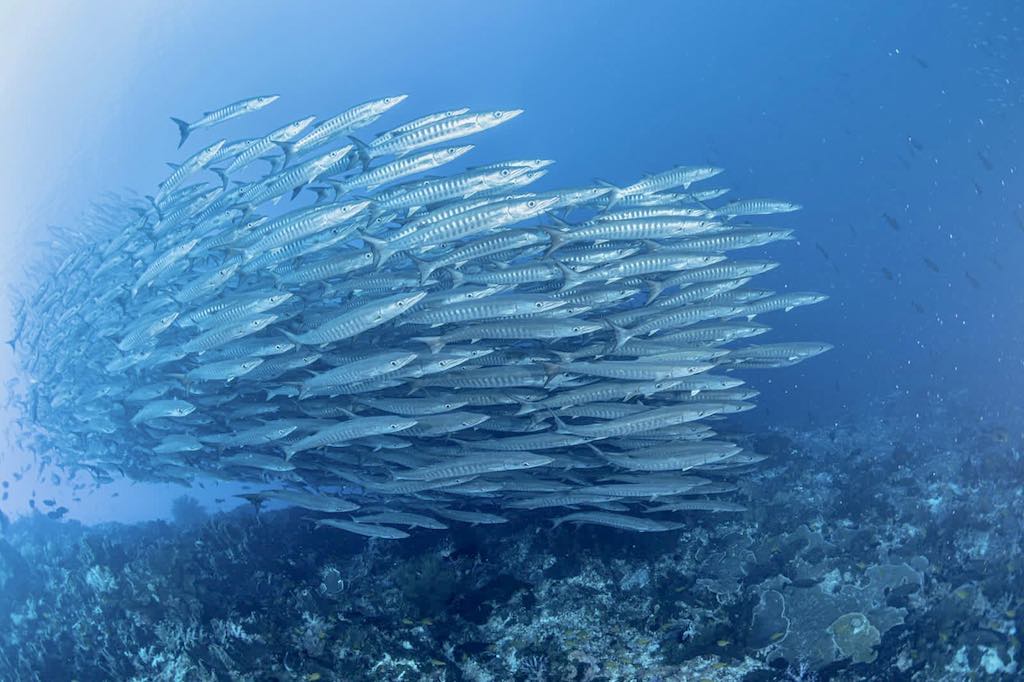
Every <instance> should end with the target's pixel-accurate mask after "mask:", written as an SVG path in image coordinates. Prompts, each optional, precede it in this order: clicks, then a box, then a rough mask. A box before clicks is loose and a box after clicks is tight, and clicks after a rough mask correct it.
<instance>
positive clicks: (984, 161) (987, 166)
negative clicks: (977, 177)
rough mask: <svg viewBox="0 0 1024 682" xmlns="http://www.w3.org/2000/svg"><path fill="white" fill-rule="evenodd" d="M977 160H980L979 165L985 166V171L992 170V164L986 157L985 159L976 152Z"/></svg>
mask: <svg viewBox="0 0 1024 682" xmlns="http://www.w3.org/2000/svg"><path fill="white" fill-rule="evenodd" d="M978 158H979V159H980V160H981V164H982V165H983V166H985V169H986V170H992V168H993V166H992V162H991V161H989V160H988V157H986V156H985V155H984V154H982V153H981V152H978Z"/></svg>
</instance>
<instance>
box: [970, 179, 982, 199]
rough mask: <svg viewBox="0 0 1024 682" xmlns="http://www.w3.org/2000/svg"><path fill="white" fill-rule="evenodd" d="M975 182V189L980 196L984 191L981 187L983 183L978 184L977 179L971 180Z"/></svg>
mask: <svg viewBox="0 0 1024 682" xmlns="http://www.w3.org/2000/svg"><path fill="white" fill-rule="evenodd" d="M971 182H973V183H974V191H975V193H976V194H977V195H978V196H979V197H980V196H981V195H982V194H984V192H983V191H982V189H981V185H979V184H978V181H977V180H971Z"/></svg>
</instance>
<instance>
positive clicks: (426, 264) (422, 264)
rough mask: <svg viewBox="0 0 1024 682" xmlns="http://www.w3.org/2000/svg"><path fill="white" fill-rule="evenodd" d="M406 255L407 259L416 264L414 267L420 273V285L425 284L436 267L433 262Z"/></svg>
mask: <svg viewBox="0 0 1024 682" xmlns="http://www.w3.org/2000/svg"><path fill="white" fill-rule="evenodd" d="M407 255H408V256H409V259H410V260H411V261H412V262H413V263H415V264H416V267H417V268H418V269H419V271H420V284H426V282H427V280H428V279H430V276H431V275H432V274H434V268H436V267H437V266H436V265H434V262H433V261H431V260H428V259H426V258H420V257H419V256H414V255H413V254H411V253H410V254H407Z"/></svg>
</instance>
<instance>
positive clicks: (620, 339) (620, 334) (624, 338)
mask: <svg viewBox="0 0 1024 682" xmlns="http://www.w3.org/2000/svg"><path fill="white" fill-rule="evenodd" d="M605 324H607V325H608V326H609V327H611V328H612V331H613V332H615V350H618V349H619V348H622V347H623V346H625V345H626V343H627V342H628V341H629V340H630V339H631V338H633V331H632V330H630V329H626V328H625V327H622V326H619V325H617V324H615V323H614V322H610V321H608V320H605Z"/></svg>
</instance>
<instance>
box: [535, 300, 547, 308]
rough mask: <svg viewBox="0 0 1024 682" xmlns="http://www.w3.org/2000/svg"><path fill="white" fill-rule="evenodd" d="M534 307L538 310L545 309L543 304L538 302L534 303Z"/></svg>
mask: <svg viewBox="0 0 1024 682" xmlns="http://www.w3.org/2000/svg"><path fill="white" fill-rule="evenodd" d="M533 305H535V306H536V307H538V308H543V307H544V304H543V303H541V302H540V301H537V302H536V303H534V304H533Z"/></svg>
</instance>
